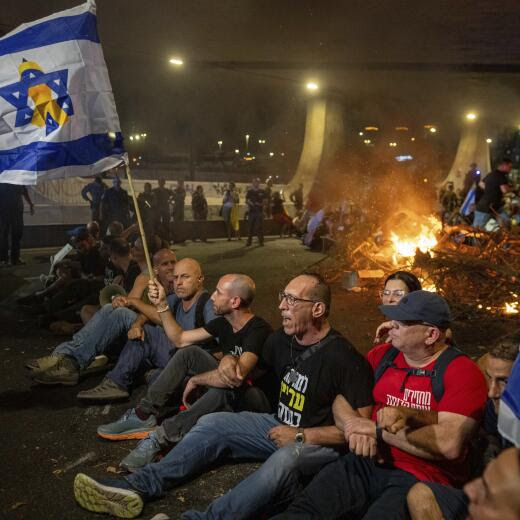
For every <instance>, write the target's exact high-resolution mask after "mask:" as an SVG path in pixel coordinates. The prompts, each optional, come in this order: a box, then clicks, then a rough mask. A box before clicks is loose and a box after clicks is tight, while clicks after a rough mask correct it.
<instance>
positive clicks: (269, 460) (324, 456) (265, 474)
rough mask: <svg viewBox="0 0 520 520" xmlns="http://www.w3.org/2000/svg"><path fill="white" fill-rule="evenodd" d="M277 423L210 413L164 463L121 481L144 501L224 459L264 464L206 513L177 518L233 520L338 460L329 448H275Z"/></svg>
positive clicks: (256, 417)
mask: <svg viewBox="0 0 520 520" xmlns="http://www.w3.org/2000/svg"><path fill="white" fill-rule="evenodd" d="M276 426H280V423H279V422H278V421H277V420H276V419H275V417H274V416H273V415H271V414H260V413H252V412H241V413H229V412H220V413H212V414H209V415H205V416H204V417H201V418H200V419H199V421H198V423H197V424H196V425H195V427H194V428H193V429H192V430H191V431H190V432H189V433H188V434H187V435H186V436H185V437H184V438H183V439H182V440H181V442H179V444H177V446H175V447H174V448H173V449H172V450H171V451H170V452H169V453H168V454H167V455H166V456H165V457H164V458H163V459H161V460H160V461H159V462H156V463H154V464H148V465H147V466H145V467H144V468H142V469H140V470H139V471H137V472H135V473H134V474H132V475H130V476H128V477H125V478H126V480H127V482H128V483H129V484H130V485H131V486H132V488H134V489H135V490H136V491H137V492H138V493H140V494H141V495H142V496H143V498H144V499H145V500H147V499H148V500H149V499H151V498H157V497H160V496H162V495H163V494H164V492H165V491H166V490H168V489H170V488H171V487H173V486H176V485H178V484H181V483H183V482H185V481H186V480H188V478H189V477H191V476H194V475H195V474H196V473H198V472H200V471H201V470H202V469H203V468H205V467H206V466H208V465H210V464H211V463H212V462H214V461H216V460H218V459H220V458H223V457H230V458H232V459H255V460H260V461H266V462H265V463H264V464H263V465H262V466H261V467H260V468H259V469H258V470H257V471H255V472H254V473H252V474H251V475H249V476H248V477H247V478H246V479H244V480H242V481H241V482H240V483H239V484H238V485H237V486H235V487H234V488H233V489H231V490H230V491H228V492H227V493H226V494H225V495H223V496H221V497H219V498H218V499H217V500H215V501H213V502H212V503H211V504H210V506H209V508H208V510H207V511H206V512H205V513H199V512H196V511H187V512H185V513H184V514H183V515H182V518H183V519H185V520H187V519H193V518H211V519H217V518H219V519H228V518H233V520H237V519H240V518H247V517H248V516H250V515H251V514H252V513H254V512H255V511H257V510H258V509H260V508H262V507H263V506H266V505H268V504H270V503H271V502H272V501H273V500H274V499H277V498H280V497H281V496H282V495H285V496H287V495H291V494H293V493H294V492H295V489H296V482H297V478H298V476H299V475H302V474H307V475H311V474H313V473H316V472H317V471H319V469H320V468H321V467H322V466H323V465H324V464H327V463H328V462H331V461H333V460H335V459H336V458H337V457H338V454H337V452H336V451H334V450H333V449H332V448H327V447H323V446H317V445H313V444H301V445H300V444H295V443H290V444H287V445H285V446H284V447H283V448H280V449H278V448H277V447H276V445H275V444H274V442H273V441H271V439H269V437H268V433H269V431H270V430H271V428H274V427H276Z"/></svg>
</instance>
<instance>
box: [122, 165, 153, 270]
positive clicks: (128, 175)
mask: <svg viewBox="0 0 520 520" xmlns="http://www.w3.org/2000/svg"><path fill="white" fill-rule="evenodd" d="M125 170H126V178H127V179H128V184H129V186H130V193H131V195H132V200H133V201H134V208H135V216H136V217H137V225H138V226H139V234H140V235H141V241H142V242H143V250H144V256H145V258H146V267H148V274H149V275H150V280H153V278H154V272H153V269H152V262H151V261H150V253H149V252H148V243H147V241H146V235H145V233H144V226H143V219H142V218H141V211H140V210H139V204H138V203H137V197H136V196H135V191H134V183H133V182H132V174H131V173H130V166H129V165H128V164H127V163H126V162H125Z"/></svg>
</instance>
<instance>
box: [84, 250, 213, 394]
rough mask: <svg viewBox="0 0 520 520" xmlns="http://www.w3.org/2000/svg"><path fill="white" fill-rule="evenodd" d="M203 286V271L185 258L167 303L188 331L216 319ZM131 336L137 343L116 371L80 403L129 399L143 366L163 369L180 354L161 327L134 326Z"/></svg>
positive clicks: (207, 345) (123, 355)
mask: <svg viewBox="0 0 520 520" xmlns="http://www.w3.org/2000/svg"><path fill="white" fill-rule="evenodd" d="M203 282H204V276H203V274H202V269H201V267H200V264H199V263H198V262H197V261H196V260H194V259H192V258H184V259H182V260H179V261H178V262H177V263H176V264H175V271H174V278H173V288H174V291H175V293H174V294H171V295H169V296H168V298H167V299H168V305H169V307H170V308H171V309H173V312H174V314H175V320H176V321H177V322H178V323H179V324H180V326H181V327H182V328H183V329H184V330H191V329H195V328H198V327H202V326H203V325H205V324H207V323H209V322H210V321H211V320H213V319H215V318H216V316H215V314H214V312H213V304H212V302H211V300H210V298H209V293H208V292H207V291H205V290H204V287H203ZM139 333H140V335H138V334H139ZM129 336H130V334H129ZM131 336H132V337H133V339H129V340H128V342H127V343H126V345H125V347H124V348H123V350H122V351H121V354H120V355H119V358H118V360H117V364H116V366H115V367H114V369H113V370H111V371H110V372H108V374H107V375H106V376H105V379H103V381H102V382H101V383H100V384H99V385H97V386H96V387H94V388H92V389H90V390H83V391H82V392H80V393H79V394H78V399H81V400H84V401H95V402H108V401H114V400H118V399H124V398H127V397H128V396H129V395H130V394H129V392H130V390H131V387H132V385H133V383H134V381H135V378H136V376H137V374H138V373H139V371H140V370H141V369H142V368H143V365H145V364H146V363H148V364H149V365H151V366H153V367H156V368H158V369H162V368H164V367H165V366H166V365H167V363H168V362H169V361H170V359H171V357H172V356H173V354H174V353H175V352H176V348H175V345H173V344H172V343H171V342H170V340H169V339H168V337H167V336H166V333H165V332H164V329H163V328H162V327H161V326H159V325H154V324H151V323H146V324H144V325H142V326H138V324H137V323H134V325H133V327H132V334H131ZM136 336H137V337H136ZM200 346H201V347H202V348H203V349H204V350H206V351H207V350H209V351H211V350H213V349H214V348H215V346H216V345H215V344H214V343H213V342H210V343H201V345H200ZM217 347H218V346H217Z"/></svg>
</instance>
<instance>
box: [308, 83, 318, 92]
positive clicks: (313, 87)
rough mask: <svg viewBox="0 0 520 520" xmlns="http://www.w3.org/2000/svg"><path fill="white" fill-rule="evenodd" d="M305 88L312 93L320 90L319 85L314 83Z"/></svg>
mask: <svg viewBox="0 0 520 520" xmlns="http://www.w3.org/2000/svg"><path fill="white" fill-rule="evenodd" d="M305 87H306V88H307V90H311V91H316V90H318V89H319V88H320V87H319V86H318V84H317V83H314V81H309V82H308V83H307V85H305Z"/></svg>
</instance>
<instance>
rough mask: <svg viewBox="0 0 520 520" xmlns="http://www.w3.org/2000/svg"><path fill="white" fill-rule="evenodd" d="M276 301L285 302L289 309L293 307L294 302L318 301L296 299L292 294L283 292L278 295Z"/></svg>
mask: <svg viewBox="0 0 520 520" xmlns="http://www.w3.org/2000/svg"><path fill="white" fill-rule="evenodd" d="M278 300H279V301H280V302H282V301H283V300H285V301H286V302H287V305H289V306H290V307H294V305H295V304H296V302H310V303H318V302H319V300H306V299H305V298H296V296H293V295H292V294H287V293H284V292H280V293H278Z"/></svg>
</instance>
